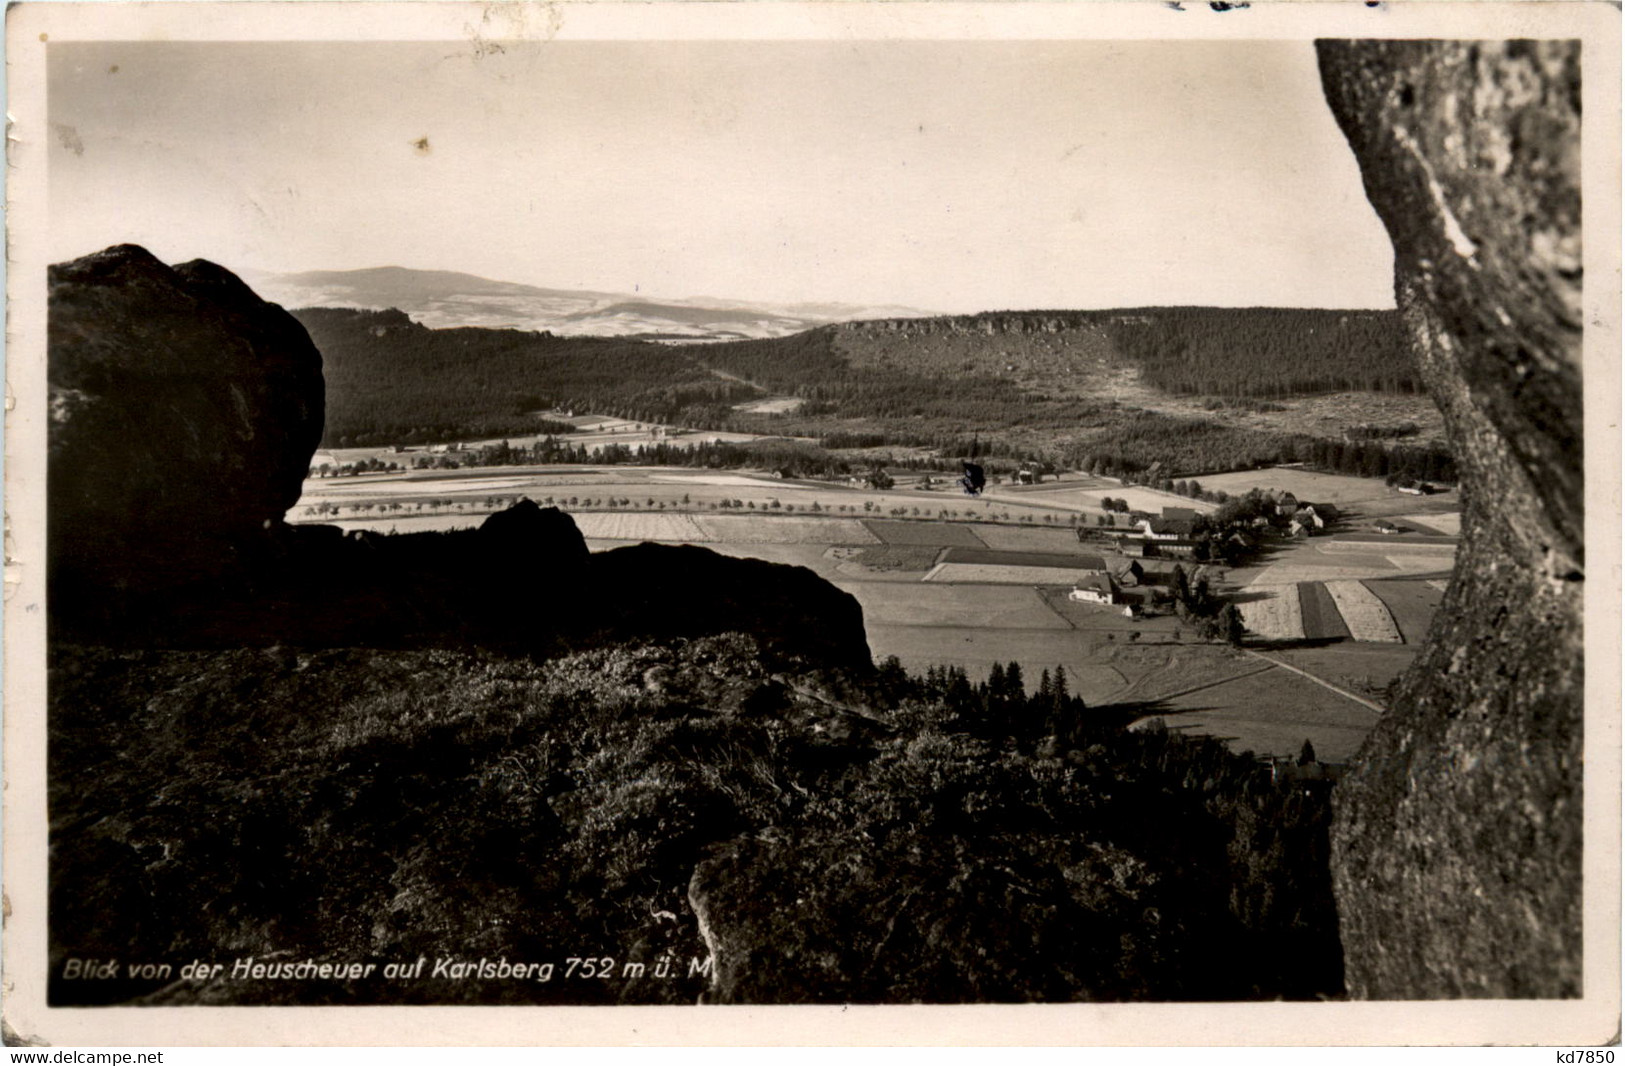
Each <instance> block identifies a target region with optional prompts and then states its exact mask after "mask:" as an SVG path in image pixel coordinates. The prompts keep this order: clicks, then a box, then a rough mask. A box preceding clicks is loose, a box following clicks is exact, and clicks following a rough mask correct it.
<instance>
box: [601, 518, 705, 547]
mask: <svg viewBox="0 0 1625 1066" xmlns="http://www.w3.org/2000/svg"><path fill="white" fill-rule="evenodd" d="M570 517H571V518H572V519H574V520H575V524H576V528H577V529H579V530H581V535H582V536H583V537H591V538H592V539H594V540H636V541H644V540H655V541H675V542H677V543H689V542H693V541H706V540H717V539H719V538H717V537H714V536H712V535H711V534H709V533H707V532H706V531H705V530H703V529H701V528H700V527H699V525H698V524H696V522H695V521H694V519H693V518H691V517H689V516H688V515H682V514H618V513H615V512H613V511H611V512H602V511H588V512H585V513H579V514H571V515H570Z"/></svg>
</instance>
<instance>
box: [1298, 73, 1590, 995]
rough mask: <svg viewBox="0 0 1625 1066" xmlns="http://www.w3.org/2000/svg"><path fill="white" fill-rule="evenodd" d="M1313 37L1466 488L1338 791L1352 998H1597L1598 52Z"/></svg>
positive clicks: (1337, 842)
mask: <svg viewBox="0 0 1625 1066" xmlns="http://www.w3.org/2000/svg"><path fill="white" fill-rule="evenodd" d="M1317 48H1318V51H1319V56H1320V69H1321V75H1322V78H1323V80H1324V83H1325V89H1326V97H1327V100H1328V102H1329V103H1330V105H1331V108H1332V112H1333V114H1334V115H1335V116H1336V117H1337V121H1338V122H1339V124H1340V125H1341V126H1342V128H1343V131H1344V133H1345V135H1346V136H1347V137H1348V140H1349V144H1350V145H1351V146H1352V148H1353V150H1354V154H1355V156H1356V158H1357V159H1358V160H1359V163H1360V169H1361V173H1362V176H1363V178H1364V181H1365V187H1366V195H1367V197H1368V198H1369V199H1370V201H1371V203H1372V205H1373V206H1374V207H1375V208H1376V210H1377V213H1378V214H1379V215H1380V216H1381V218H1382V220H1383V223H1384V224H1385V225H1386V226H1387V228H1388V232H1389V235H1390V236H1391V237H1392V239H1393V243H1394V252H1395V290H1396V298H1397V301H1398V304H1399V308H1400V312H1401V315H1402V317H1403V319H1404V322H1405V325H1406V328H1407V330H1408V332H1409V335H1410V339H1411V342H1412V344H1413V346H1414V348H1415V351H1416V353H1417V358H1418V360H1419V363H1420V367H1421V372H1422V374H1423V377H1424V379H1425V381H1426V383H1427V386H1428V388H1429V389H1430V391H1431V392H1432V394H1433V395H1434V397H1435V398H1436V399H1437V401H1438V403H1439V406H1440V407H1441V408H1442V410H1443V412H1444V416H1445V420H1446V424H1447V427H1448V430H1449V434H1450V439H1451V444H1452V447H1453V449H1454V451H1455V453H1456V456H1457V459H1458V461H1459V463H1460V467H1461V471H1462V488H1463V496H1464V499H1465V501H1466V507H1465V514H1464V516H1463V526H1462V528H1463V537H1462V546H1461V551H1460V555H1459V557H1458V562H1457V570H1456V578H1455V580H1454V581H1453V582H1452V583H1451V586H1450V589H1449V591H1448V593H1447V594H1446V596H1445V599H1444V603H1443V606H1442V608H1441V610H1440V612H1439V616H1438V618H1437V619H1436V621H1435V623H1434V627H1433V631H1432V633H1431V636H1430V639H1429V643H1428V646H1427V647H1426V648H1425V649H1424V651H1423V653H1422V654H1421V655H1420V656H1419V657H1418V659H1417V661H1416V663H1415V665H1414V666H1413V667H1412V669H1411V670H1410V671H1409V673H1407V674H1406V675H1405V677H1404V679H1403V681H1402V683H1401V686H1400V688H1399V691H1398V693H1397V695H1396V697H1395V699H1394V701H1393V707H1392V710H1391V713H1390V714H1389V715H1388V716H1387V717H1386V718H1385V719H1384V720H1383V722H1382V723H1381V724H1380V725H1379V727H1378V729H1377V730H1376V731H1375V732H1374V733H1373V734H1372V736H1371V738H1370V739H1369V740H1368V742H1367V745H1366V748H1365V750H1364V752H1363V754H1362V758H1361V765H1360V767H1359V768H1358V769H1357V771H1356V772H1355V773H1354V774H1353V775H1352V776H1351V777H1350V778H1349V779H1348V780H1347V781H1346V782H1345V783H1344V784H1343V785H1342V786H1340V788H1339V796H1338V799H1337V804H1338V813H1337V823H1336V827H1335V830H1334V835H1333V848H1334V853H1333V876H1334V881H1335V884H1336V890H1337V897H1338V907H1339V913H1340V920H1341V923H1342V930H1343V940H1344V953H1345V960H1346V966H1347V981H1348V986H1349V992H1350V994H1351V995H1353V996H1356V997H1362V998H1422V997H1428V998H1434V997H1454V996H1482V997H1557V996H1573V995H1578V994H1579V993H1580V991H1581V988H1580V978H1581V957H1580V931H1581V930H1580V911H1581V875H1580V856H1581V831H1582V828H1583V819H1582V813H1581V783H1582V772H1581V771H1582V723H1583V693H1584V687H1583V664H1582V650H1583V646H1582V630H1581V623H1582V615H1581V612H1582V600H1583V594H1584V585H1583V577H1584V565H1585V545H1584V527H1583V519H1584V511H1583V490H1584V464H1583V455H1582V447H1581V444H1582V435H1581V331H1582V307H1581V243H1580V178H1579V161H1580V143H1579V131H1580V99H1579V96H1580V49H1579V45H1578V43H1577V42H1572V41H1502V42H1470V41H1448V42H1441V41H1361V42H1348V41H1323V42H1320V43H1319V44H1318V45H1317Z"/></svg>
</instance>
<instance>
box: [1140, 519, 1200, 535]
mask: <svg viewBox="0 0 1625 1066" xmlns="http://www.w3.org/2000/svg"><path fill="white" fill-rule="evenodd" d="M1140 529H1141V530H1143V531H1144V533H1145V535H1146V536H1147V537H1148V538H1150V539H1151V540H1169V541H1173V540H1189V539H1190V536H1191V533H1192V531H1193V530H1194V529H1195V523H1194V522H1192V521H1191V520H1190V519H1188V518H1147V519H1145V520H1144V521H1143V522H1141V523H1140Z"/></svg>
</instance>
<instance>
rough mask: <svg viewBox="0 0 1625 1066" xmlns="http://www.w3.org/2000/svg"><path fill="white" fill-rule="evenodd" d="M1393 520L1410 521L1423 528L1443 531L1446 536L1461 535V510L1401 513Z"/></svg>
mask: <svg viewBox="0 0 1625 1066" xmlns="http://www.w3.org/2000/svg"><path fill="white" fill-rule="evenodd" d="M1394 521H1395V522H1411V523H1413V524H1415V525H1417V526H1420V527H1421V528H1423V529H1431V530H1435V531H1436V532H1439V533H1443V534H1444V535H1445V536H1447V537H1459V536H1461V512H1460V511H1441V512H1440V513H1438V514H1402V515H1395V516H1394Z"/></svg>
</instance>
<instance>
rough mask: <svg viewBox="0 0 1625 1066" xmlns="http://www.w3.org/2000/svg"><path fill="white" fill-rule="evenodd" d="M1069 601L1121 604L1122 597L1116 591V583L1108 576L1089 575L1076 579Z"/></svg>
mask: <svg viewBox="0 0 1625 1066" xmlns="http://www.w3.org/2000/svg"><path fill="white" fill-rule="evenodd" d="M1068 598H1069V599H1074V600H1077V601H1079V602H1081V603H1104V604H1114V603H1120V602H1122V595H1121V593H1120V592H1119V591H1118V588H1117V583H1116V582H1115V581H1113V580H1112V578H1111V575H1110V574H1089V575H1087V576H1084V577H1080V578H1078V581H1077V584H1075V585H1074V586H1073V588H1072V592H1071V593H1070V594H1069V596H1068Z"/></svg>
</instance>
